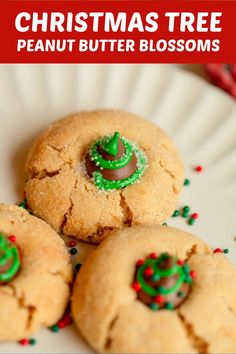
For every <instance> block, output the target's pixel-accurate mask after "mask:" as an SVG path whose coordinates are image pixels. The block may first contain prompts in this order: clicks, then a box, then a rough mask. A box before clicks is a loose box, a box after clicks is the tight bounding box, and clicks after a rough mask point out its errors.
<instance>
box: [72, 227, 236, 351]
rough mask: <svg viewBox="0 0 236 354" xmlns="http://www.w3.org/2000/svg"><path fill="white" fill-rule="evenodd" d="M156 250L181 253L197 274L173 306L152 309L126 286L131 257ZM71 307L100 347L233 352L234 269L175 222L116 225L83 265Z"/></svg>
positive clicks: (130, 281)
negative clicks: (165, 224)
mask: <svg viewBox="0 0 236 354" xmlns="http://www.w3.org/2000/svg"><path fill="white" fill-rule="evenodd" d="M154 252H155V253H156V256H157V258H156V259H158V257H159V256H161V255H162V254H163V253H166V252H168V254H169V255H172V257H176V258H178V260H181V261H183V264H182V266H184V264H188V267H189V269H188V270H187V272H186V274H187V275H190V276H191V277H192V276H194V274H196V277H194V279H192V281H191V284H190V289H189V293H188V295H187V296H186V298H185V299H184V301H183V302H182V303H180V304H178V306H176V308H174V309H171V308H165V307H164V306H163V307H162V308H159V309H158V310H157V311H155V309H153V308H150V306H147V304H146V303H144V302H143V301H142V300H141V298H139V297H138V294H137V292H136V291H135V290H134V288H133V286H132V285H133V283H134V280H135V279H136V275H137V269H136V264H137V261H138V260H142V261H144V263H143V264H145V261H146V260H147V259H149V258H150V256H151V257H154ZM150 253H151V255H150ZM149 255H150V256H149ZM139 267H140V263H139ZM171 268H173V267H171ZM175 271H176V268H175V269H174V270H173V273H175ZM192 271H194V272H195V273H191V274H190V272H192ZM150 274H151V272H150V271H148V272H146V275H147V276H148V275H150ZM145 283H146V282H145ZM141 285H142V284H141ZM164 287H165V286H164ZM157 296H158V295H157ZM156 300H157V299H156ZM72 313H73V317H74V320H75V323H76V325H77V327H78V329H79V330H80V332H81V333H82V335H83V336H84V338H85V339H86V340H87V341H88V343H89V344H90V345H91V346H92V347H93V348H94V349H95V350H96V351H98V352H110V353H216V352H223V353H232V352H235V351H236V316H235V313H236V269H235V267H234V266H233V265H232V264H231V263H230V261H229V260H228V259H227V258H226V257H225V256H224V255H223V254H219V253H218V254H216V253H215V254H214V253H213V251H212V250H211V249H210V248H209V247H208V246H207V245H206V244H205V243H204V242H203V241H201V240H200V239H199V238H197V237H195V236H193V235H191V234H189V233H187V232H184V231H181V230H178V229H175V228H171V227H166V226H146V227H145V226H134V227H133V228H129V229H128V228H127V229H123V230H120V231H115V232H114V234H113V235H111V236H110V237H109V238H107V239H106V240H104V241H103V243H102V244H101V245H100V246H99V247H98V248H97V249H96V250H95V251H94V252H92V253H91V255H90V256H89V257H88V258H87V259H86V261H85V263H84V264H83V265H82V267H81V270H80V272H79V274H78V275H77V278H76V282H75V285H74V290H73V295H72Z"/></svg>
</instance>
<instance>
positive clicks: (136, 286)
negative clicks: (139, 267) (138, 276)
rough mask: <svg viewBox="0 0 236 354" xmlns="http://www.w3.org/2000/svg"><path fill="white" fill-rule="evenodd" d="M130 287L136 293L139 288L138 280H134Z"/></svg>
mask: <svg viewBox="0 0 236 354" xmlns="http://www.w3.org/2000/svg"><path fill="white" fill-rule="evenodd" d="M132 288H133V289H134V291H136V293H138V292H139V291H140V290H141V285H140V284H139V283H138V282H135V283H133V285H132Z"/></svg>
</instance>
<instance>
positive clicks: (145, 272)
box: [144, 267, 153, 277]
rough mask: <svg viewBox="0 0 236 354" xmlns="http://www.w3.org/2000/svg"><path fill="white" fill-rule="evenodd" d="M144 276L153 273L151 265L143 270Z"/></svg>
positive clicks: (149, 275)
mask: <svg viewBox="0 0 236 354" xmlns="http://www.w3.org/2000/svg"><path fill="white" fill-rule="evenodd" d="M144 274H145V275H146V277H151V276H152V275H153V269H152V268H151V267H147V268H146V269H145V271H144Z"/></svg>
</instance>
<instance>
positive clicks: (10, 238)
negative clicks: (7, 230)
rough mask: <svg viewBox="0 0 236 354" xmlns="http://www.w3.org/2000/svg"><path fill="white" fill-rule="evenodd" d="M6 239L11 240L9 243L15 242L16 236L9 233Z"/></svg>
mask: <svg viewBox="0 0 236 354" xmlns="http://www.w3.org/2000/svg"><path fill="white" fill-rule="evenodd" d="M8 240H9V241H11V243H15V242H16V236H14V235H10V236H9V237H8Z"/></svg>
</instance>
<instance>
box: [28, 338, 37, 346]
mask: <svg viewBox="0 0 236 354" xmlns="http://www.w3.org/2000/svg"><path fill="white" fill-rule="evenodd" d="M36 343H37V341H36V339H35V338H31V339H30V340H29V344H30V345H35V344H36Z"/></svg>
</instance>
